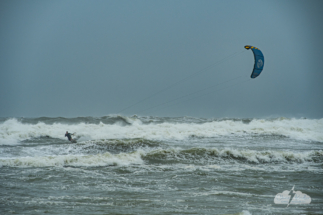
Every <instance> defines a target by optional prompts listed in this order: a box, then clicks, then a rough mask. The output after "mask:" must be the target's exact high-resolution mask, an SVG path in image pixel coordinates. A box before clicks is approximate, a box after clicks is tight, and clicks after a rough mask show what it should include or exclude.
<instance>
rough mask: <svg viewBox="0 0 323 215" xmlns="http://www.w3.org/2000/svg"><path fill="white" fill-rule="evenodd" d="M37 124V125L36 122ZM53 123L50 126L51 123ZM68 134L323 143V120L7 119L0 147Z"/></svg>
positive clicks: (83, 138) (84, 138)
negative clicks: (269, 138) (262, 137)
mask: <svg viewBox="0 0 323 215" xmlns="http://www.w3.org/2000/svg"><path fill="white" fill-rule="evenodd" d="M36 121H37V122H36ZM48 121H50V123H49V122H48ZM66 130H68V131H70V132H76V134H77V135H78V137H79V138H80V141H88V140H97V139H133V138H142V139H148V140H156V141H162V140H185V139H187V138H191V137H200V138H212V137H218V136H230V135H241V136H246V135H279V136H284V137H288V138H293V139H299V140H305V141H317V142H323V132H322V131H323V119H287V118H278V119H250V120H245V119H223V120H205V119H195V120H193V119H191V118H188V119H187V118H180V119H178V118H176V120H174V119H171V120H170V119H168V118H157V117H151V118H140V117H121V116H113V117H110V118H109V117H106V118H98V119H97V118H96V119H95V120H94V119H93V118H90V119H88V118H84V119H83V118H81V119H80V118H73V119H65V118H64V120H62V119H61V118H46V119H45V120H44V119H42V118H38V119H30V120H29V121H28V120H26V119H24V120H21V119H16V118H12V119H6V120H4V121H2V122H1V123H0V144H1V145H12V144H17V143H19V142H21V141H24V140H27V139H31V138H38V137H42V136H46V137H50V138H57V139H61V140H66V139H65V137H64V134H65V132H66Z"/></svg>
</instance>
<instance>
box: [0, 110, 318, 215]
mask: <svg viewBox="0 0 323 215" xmlns="http://www.w3.org/2000/svg"><path fill="white" fill-rule="evenodd" d="M66 131H69V132H73V133H74V132H75V134H76V139H77V143H75V144H72V143H70V142H69V141H68V140H67V138H66V137H64V134H65V132H66ZM322 131H323V119H305V118H299V119H295V118H270V119H234V118H232V119H228V118H224V119H204V118H193V117H176V118H175V117H141V116H131V117H126V116H120V115H109V116H105V117H78V118H48V117H42V118H1V119H0V168H1V174H0V191H1V192H0V193H1V194H0V204H1V205H2V207H1V208H0V213H1V214H7V213H12V211H14V212H15V213H18V214H22V213H23V214H43V213H49V214H76V213H80V214H82V213H84V211H90V213H93V214H106V213H111V214H115V213H122V211H128V212H129V208H131V211H132V212H133V213H134V214H175V213H177V214H264V213H273V214H275V213H279V214H290V210H287V209H285V208H282V206H281V205H277V204H275V203H274V198H275V195H276V194H277V193H280V192H282V191H284V190H288V189H291V187H293V186H294V185H295V189H298V190H300V189H301V190H302V192H305V193H307V194H308V195H310V196H311V197H312V202H311V204H309V205H303V206H297V207H294V208H293V213H297V214H299V213H312V214H315V213H320V211H322V209H320V207H321V202H322V198H323V195H322V193H321V192H320V190H322V189H323V186H322V183H321V178H322V175H323V171H322V164H323V150H322V144H323V133H322ZM73 138H74V137H73ZM21 193H24V194H23V195H21ZM58 206H59V207H58ZM291 207H292V206H289V207H288V208H289V209H290V208H291ZM35 208H37V210H35ZM72 208H73V209H72ZM152 208H154V210H152ZM153 211H155V212H153Z"/></svg>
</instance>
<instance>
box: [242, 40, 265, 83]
mask: <svg viewBox="0 0 323 215" xmlns="http://www.w3.org/2000/svg"><path fill="white" fill-rule="evenodd" d="M245 49H251V50H252V52H253V55H254V57H255V65H254V67H253V71H252V73H251V76H250V77H251V78H256V77H258V76H259V75H260V73H261V72H262V70H263V68H264V63H265V58H264V55H263V54H262V52H261V51H260V50H259V49H258V48H256V47H254V46H248V45H247V46H245Z"/></svg>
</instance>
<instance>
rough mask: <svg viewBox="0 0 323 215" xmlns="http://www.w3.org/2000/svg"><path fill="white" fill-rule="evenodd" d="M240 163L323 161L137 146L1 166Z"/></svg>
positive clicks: (283, 154) (313, 154)
mask: <svg viewBox="0 0 323 215" xmlns="http://www.w3.org/2000/svg"><path fill="white" fill-rule="evenodd" d="M232 161H233V162H239V163H250V164H266V163H304V162H314V163H317V162H318V163H321V162H322V161H323V150H312V151H308V152H292V151H270V150H266V151H256V150H245V149H227V148H225V149H217V148H211V149H205V148H191V149H181V148H173V147H171V148H167V149H162V148H152V149H145V150H144V149H138V150H136V151H133V152H129V153H118V154H112V153H110V152H105V153H99V154H93V155H55V156H54V155H53V156H38V157H19V158H7V159H0V166H12V167H13V166H14V167H46V166H92V167H97V166H109V165H117V166H124V165H126V166H127V165H132V164H138V165H142V164H152V163H159V164H165V163H167V164H179V163H180V164H192V163H195V164H198V165H204V164H209V163H215V164H218V163H223V162H224V163H226V162H232Z"/></svg>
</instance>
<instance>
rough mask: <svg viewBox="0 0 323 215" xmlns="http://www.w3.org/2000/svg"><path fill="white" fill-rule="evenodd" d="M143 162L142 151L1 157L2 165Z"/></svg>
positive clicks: (95, 164) (35, 165) (120, 163)
mask: <svg viewBox="0 0 323 215" xmlns="http://www.w3.org/2000/svg"><path fill="white" fill-rule="evenodd" d="M130 164H143V160H142V159H141V156H140V153H138V152H134V153H128V154H127V153H120V154H111V153H109V152H106V153H104V154H96V155H56V156H40V157H18V158H9V159H8V158H7V159H0V166H11V167H12V166H16V167H46V166H108V165H118V166H124V165H130Z"/></svg>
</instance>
